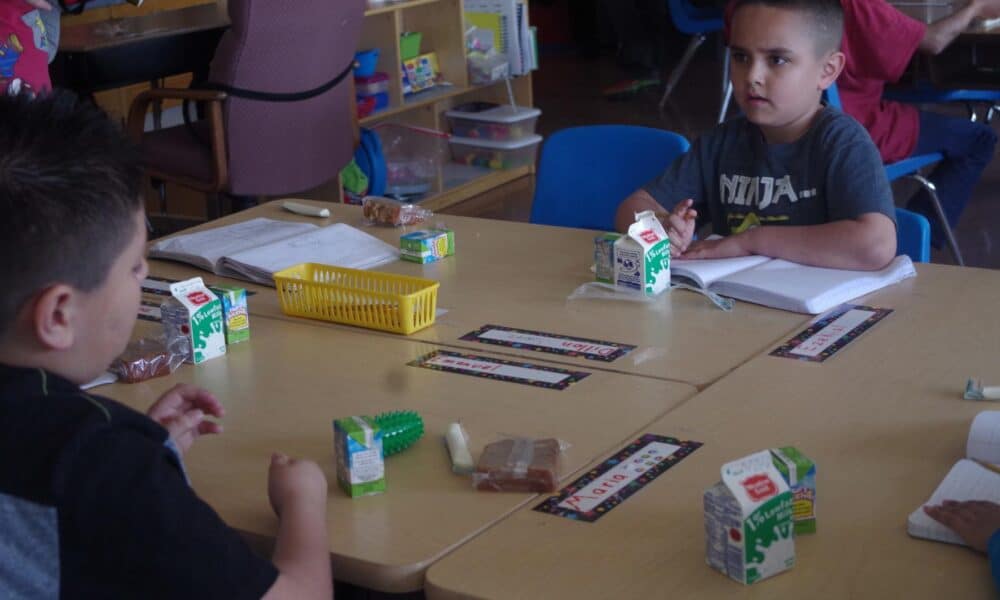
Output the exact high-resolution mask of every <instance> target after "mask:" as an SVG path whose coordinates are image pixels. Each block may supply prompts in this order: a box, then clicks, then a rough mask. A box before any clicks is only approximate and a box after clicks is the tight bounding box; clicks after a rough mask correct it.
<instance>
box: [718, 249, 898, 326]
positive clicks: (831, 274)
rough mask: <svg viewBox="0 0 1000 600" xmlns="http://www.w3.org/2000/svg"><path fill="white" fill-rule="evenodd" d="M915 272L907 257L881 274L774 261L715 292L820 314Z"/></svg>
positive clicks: (735, 276)
mask: <svg viewBox="0 0 1000 600" xmlns="http://www.w3.org/2000/svg"><path fill="white" fill-rule="evenodd" d="M914 275H916V271H915V270H914V268H913V262H912V261H911V260H910V259H909V257H907V256H897V257H896V258H894V259H893V260H892V262H890V263H889V265H888V266H887V267H885V268H884V269H882V270H881V271H848V270H846V269H824V268H821V267H809V266H806V265H800V264H797V263H793V262H788V261H786V260H781V259H774V260H770V261H768V262H766V263H763V264H761V265H758V266H756V267H753V268H750V269H745V270H743V271H739V272H737V273H733V274H731V275H728V276H726V277H725V278H723V279H721V280H719V281H716V282H715V284H714V285H713V290H714V291H716V292H718V293H719V294H722V295H723V296H732V297H733V298H738V299H740V300H746V301H748V302H756V303H758V304H764V305H767V306H773V307H775V308H781V309H784V310H790V311H794V312H802V313H809V314H814V315H815V314H819V313H821V312H823V311H826V310H829V309H831V308H833V307H835V306H838V305H840V304H842V303H844V302H847V301H848V300H853V299H854V298H857V297H858V296H862V295H864V294H867V293H869V292H873V291H875V290H878V289H881V288H883V287H885V286H887V285H890V284H893V283H896V282H898V281H901V280H903V279H906V278H907V277H913V276H914Z"/></svg>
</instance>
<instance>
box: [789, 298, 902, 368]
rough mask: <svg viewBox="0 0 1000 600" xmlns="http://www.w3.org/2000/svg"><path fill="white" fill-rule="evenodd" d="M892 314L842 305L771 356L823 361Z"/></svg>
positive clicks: (880, 309)
mask: <svg viewBox="0 0 1000 600" xmlns="http://www.w3.org/2000/svg"><path fill="white" fill-rule="evenodd" d="M891 312H892V309H891V308H873V307H871V306H860V305H856V304H841V305H840V306H838V307H837V308H834V309H832V310H831V311H830V312H828V313H826V314H824V315H820V316H819V317H818V318H817V319H816V320H815V321H813V322H812V323H811V324H810V325H809V327H807V328H806V329H805V330H803V331H802V332H801V333H799V334H798V335H796V336H795V337H793V338H792V339H790V340H788V341H787V342H785V343H784V344H782V345H781V346H779V347H778V348H776V349H775V350H774V351H773V352H771V356H780V357H783V358H794V359H797V360H805V361H809V362H823V361H824V360H826V359H828V358H830V357H831V356H833V355H834V354H836V353H837V352H838V351H840V349H841V348H843V347H844V346H846V345H847V344H850V343H851V342H853V341H854V340H856V339H858V336H860V335H861V334H862V333H864V332H866V331H868V330H869V329H871V328H872V327H873V326H874V325H875V324H876V323H878V322H879V321H881V320H882V319H884V318H885V317H887V316H888V315H889V313H891Z"/></svg>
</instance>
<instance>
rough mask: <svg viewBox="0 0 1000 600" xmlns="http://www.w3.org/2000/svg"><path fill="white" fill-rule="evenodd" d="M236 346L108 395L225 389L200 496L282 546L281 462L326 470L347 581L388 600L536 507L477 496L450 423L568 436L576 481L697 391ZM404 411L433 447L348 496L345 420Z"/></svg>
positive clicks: (194, 453)
mask: <svg viewBox="0 0 1000 600" xmlns="http://www.w3.org/2000/svg"><path fill="white" fill-rule="evenodd" d="M151 329H153V326H152V325H151V324H148V323H140V326H139V327H137V330H136V331H137V334H139V335H142V334H143V333H144V332H146V331H149V330H151ZM230 349H231V351H230V352H229V353H228V354H227V355H226V356H225V357H220V358H215V359H212V360H209V361H207V362H205V363H203V364H201V365H197V366H192V365H183V366H182V367H181V368H179V369H178V370H177V371H176V372H175V373H174V374H173V375H171V376H169V377H163V378H159V379H153V380H150V381H148V382H145V383H140V384H133V385H125V384H116V385H113V386H107V387H101V388H97V389H96V390H95V393H98V394H101V395H105V396H108V397H111V398H114V399H116V400H119V401H122V402H125V403H126V404H128V405H130V406H132V407H133V408H136V409H138V410H142V411H145V410H146V409H147V408H148V406H149V405H150V404H152V402H153V401H154V400H155V398H157V397H158V396H159V395H160V394H161V393H163V391H165V390H166V389H167V388H169V387H171V386H173V385H174V384H176V383H178V382H191V383H195V384H197V385H200V386H202V387H204V388H206V389H209V390H211V391H213V392H214V393H215V394H216V395H217V396H218V397H219V398H220V400H221V401H222V404H223V405H224V406H225V409H226V416H225V419H224V426H225V433H224V434H223V435H220V436H209V437H205V438H202V439H200V440H199V441H198V442H197V443H196V444H195V446H194V447H193V448H192V449H191V450H190V451H189V453H188V455H187V457H186V461H185V462H186V465H187V469H188V472H189V474H190V476H191V478H192V481H193V487H194V489H195V491H196V492H197V493H198V494H199V495H200V496H201V497H202V498H204V499H205V500H206V501H207V502H208V503H209V504H211V505H212V506H213V507H215V509H216V510H217V511H218V512H219V514H220V515H221V516H222V518H223V519H224V520H225V521H226V522H227V523H229V524H230V525H231V526H233V527H235V528H236V529H238V530H240V531H241V532H244V533H246V534H247V535H248V536H249V537H250V538H251V539H255V540H257V541H262V540H268V539H271V538H273V536H274V534H275V531H276V525H277V523H276V520H275V518H274V516H273V514H272V512H271V509H270V506H269V504H268V500H267V495H266V481H267V467H268V462H269V457H270V455H271V452H273V451H276V450H279V451H282V452H286V453H288V454H289V455H292V456H299V457H305V458H309V459H312V460H315V461H317V462H318V463H319V464H320V465H322V467H323V469H324V471H325V472H326V476H327V479H328V480H329V482H330V486H331V487H330V494H329V510H328V518H329V532H330V539H331V546H330V551H331V557H332V561H333V570H334V576H335V577H336V578H337V579H340V580H344V581H347V582H350V583H354V584H357V585H361V586H364V587H366V588H371V589H375V590H379V591H383V592H409V591H415V590H419V589H421V588H422V587H423V577H424V571H425V570H426V569H427V567H428V566H429V565H430V564H432V563H433V562H434V561H436V560H438V559H440V558H441V557H442V556H444V555H445V554H447V553H449V552H451V551H452V550H454V549H455V548H456V547H458V546H459V545H461V544H462V543H463V542H465V541H467V540H468V539H470V538H472V537H473V536H475V535H476V534H478V533H480V532H481V531H483V530H485V529H486V528H488V527H489V526H491V525H492V524H494V523H495V522H497V521H498V520H499V519H501V518H502V517H504V516H505V515H507V514H508V513H510V512H511V511H513V510H515V509H516V508H518V507H519V506H521V505H523V504H525V503H527V502H530V501H531V500H532V499H533V498H534V497H535V496H534V495H532V494H503V493H489V492H476V491H473V489H472V487H471V482H470V480H469V478H467V477H461V476H457V475H454V474H452V472H451V463H450V460H449V458H448V453H447V451H446V449H445V447H444V444H443V441H442V440H443V438H442V436H443V434H444V432H445V430H446V428H447V425H448V424H449V423H451V422H454V421H462V423H463V424H464V425H465V427H466V429H467V430H468V432H469V435H470V438H471V442H472V444H471V449H472V450H473V454H474V455H478V452H479V450H480V449H481V448H482V447H483V446H484V445H485V444H486V443H488V442H490V441H493V440H495V439H498V438H499V437H500V436H502V435H504V434H506V435H523V436H527V437H558V438H560V439H562V440H565V441H567V442H569V443H570V444H571V446H570V448H569V449H568V450H567V453H566V455H565V461H564V465H563V473H564V474H565V475H566V476H568V475H569V474H571V473H573V472H574V471H576V470H578V469H580V468H581V467H583V466H584V465H585V464H587V463H589V462H590V461H591V460H593V459H594V458H595V457H596V456H599V455H600V454H602V453H604V452H606V451H607V450H608V449H609V448H611V447H613V446H615V445H616V444H618V443H620V442H621V440H623V439H626V438H627V437H629V436H630V435H632V434H633V433H635V432H636V431H638V430H639V429H641V428H642V427H644V426H645V425H647V424H648V423H650V422H652V421H654V420H655V419H657V418H658V417H660V416H661V415H663V414H664V413H665V412H666V411H667V410H669V409H670V408H672V407H673V406H675V405H677V404H678V403H680V402H683V401H684V400H686V399H688V398H690V397H692V396H693V395H694V394H695V389H694V388H693V387H691V386H688V385H684V384H679V383H674V382H667V381H662V380H657V379H652V378H644V377H628V376H624V375H619V374H616V373H609V372H601V371H593V372H592V374H591V375H590V376H588V377H587V378H585V379H583V380H582V381H579V382H577V383H575V384H573V385H571V386H570V387H569V388H567V389H565V390H563V391H556V390H548V389H544V388H538V387H532V386H528V385H521V384H517V383H507V382H501V381H494V380H489V379H483V378H478V377H471V376H465V375H459V374H452V373H444V372H439V371H432V370H429V369H423V368H417V367H411V366H407V363H408V362H410V361H412V360H414V359H416V358H418V357H420V356H422V355H424V354H426V353H428V352H431V351H433V350H437V349H439V347H438V346H435V345H431V344H426V343H421V342H414V341H406V340H405V339H403V338H400V339H399V340H394V339H390V338H387V337H380V336H373V335H367V334H365V333H358V332H354V331H348V330H344V331H339V330H332V329H325V328H320V327H311V326H308V325H304V324H300V323H291V322H284V321H278V320H274V319H265V318H256V317H254V318H252V319H251V339H250V341H249V342H247V343H243V344H238V345H235V346H231V347H230ZM535 362H539V361H535ZM550 366H551V365H550ZM400 409H413V410H417V411H418V412H419V413H420V414H421V415H422V416H423V418H424V422H425V426H426V430H427V431H426V435H425V437H424V438H423V439H422V440H421V441H420V442H418V443H417V444H416V445H415V446H413V447H412V448H410V449H408V450H406V451H405V452H403V453H401V454H399V455H397V456H393V457H391V458H389V459H388V460H387V461H386V470H387V482H388V492H387V493H385V494H383V495H379V496H372V497H367V498H357V499H351V498H349V497H347V496H346V495H345V494H344V493H343V492H342V491H341V490H340V489H339V488H338V487H337V484H336V475H335V462H334V451H333V430H332V421H333V419H335V418H340V417H346V416H351V415H362V414H364V415H374V414H376V413H379V412H383V411H388V410H400ZM262 545H264V546H266V542H265V543H264V544H262Z"/></svg>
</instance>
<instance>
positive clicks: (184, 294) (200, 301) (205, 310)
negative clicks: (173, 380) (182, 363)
mask: <svg viewBox="0 0 1000 600" xmlns="http://www.w3.org/2000/svg"><path fill="white" fill-rule="evenodd" d="M170 295H171V297H170V298H168V299H166V300H164V301H163V303H162V304H161V305H160V314H161V316H162V318H163V329H164V331H165V332H166V334H167V337H168V338H174V337H184V338H187V339H188V341H189V342H190V344H191V354H189V355H188V357H187V360H188V362H192V363H195V364H198V363H202V362H205V361H206V360H208V359H210V358H215V357H216V356H222V355H223V354H225V353H226V335H225V333H224V332H223V324H222V302H220V301H219V299H218V298H217V297H216V296H215V294H213V293H212V291H211V290H209V289H208V288H207V287H205V283H204V282H203V281H202V280H201V277H194V278H192V279H188V280H186V281H178V282H177V283H172V284H170Z"/></svg>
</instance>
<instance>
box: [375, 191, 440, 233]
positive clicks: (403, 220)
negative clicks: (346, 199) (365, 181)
mask: <svg viewBox="0 0 1000 600" xmlns="http://www.w3.org/2000/svg"><path fill="white" fill-rule="evenodd" d="M361 206H362V209H363V211H364V215H365V220H366V221H367V222H368V223H369V224H370V225H386V226H389V227H400V226H402V225H417V224H419V223H423V222H424V221H426V220H427V219H428V218H430V217H431V216H433V215H434V213H432V212H431V211H429V210H427V209H426V208H421V207H419V206H415V205H413V204H407V203H405V202H400V201H398V200H393V199H392V198H382V197H380V196H365V197H364V199H363V200H362V201H361Z"/></svg>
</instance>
